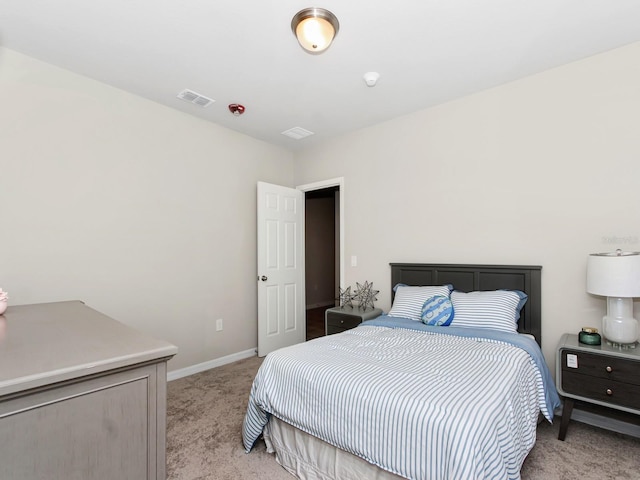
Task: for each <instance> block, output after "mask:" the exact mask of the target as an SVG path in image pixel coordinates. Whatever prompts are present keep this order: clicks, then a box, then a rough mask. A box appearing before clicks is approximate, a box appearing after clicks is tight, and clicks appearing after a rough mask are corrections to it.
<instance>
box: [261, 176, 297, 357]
mask: <svg viewBox="0 0 640 480" xmlns="http://www.w3.org/2000/svg"><path fill="white" fill-rule="evenodd" d="M305 314H306V311H305V297H304V193H303V192H302V191H300V190H296V189H293V188H287V187H282V186H280V185H271V184H269V183H264V182H258V356H259V357H264V356H265V355H267V354H268V353H269V352H272V351H274V350H277V349H278V348H282V347H286V346H288V345H294V344H296V343H300V342H304V341H305V338H306V317H305Z"/></svg>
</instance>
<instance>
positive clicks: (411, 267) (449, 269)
mask: <svg viewBox="0 0 640 480" xmlns="http://www.w3.org/2000/svg"><path fill="white" fill-rule="evenodd" d="M390 265H391V288H392V289H393V287H394V286H395V285H396V284H398V283H404V284H406V285H446V284H451V285H453V288H454V289H455V290H460V291H462V292H471V291H475V290H499V289H507V290H520V291H522V292H525V293H526V294H527V295H528V296H529V298H528V299H527V303H525V305H524V308H523V309H522V311H521V312H520V320H518V331H519V332H520V333H528V334H530V335H533V336H534V337H535V339H536V341H537V342H538V345H540V344H541V339H540V337H541V332H542V316H541V307H540V306H541V300H540V298H541V270H542V267H540V266H526V265H524V266H520V265H515V266H512V265H456V264H444V263H442V264H441V263H391V264H390ZM392 291H393V290H392ZM392 296H393V293H392Z"/></svg>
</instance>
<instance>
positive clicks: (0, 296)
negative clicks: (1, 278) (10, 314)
mask: <svg viewBox="0 0 640 480" xmlns="http://www.w3.org/2000/svg"><path fill="white" fill-rule="evenodd" d="M8 299H9V294H8V293H7V292H5V291H4V290H2V289H1V288H0V302H6V301H7V300H8Z"/></svg>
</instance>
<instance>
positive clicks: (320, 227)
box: [305, 185, 341, 340]
mask: <svg viewBox="0 0 640 480" xmlns="http://www.w3.org/2000/svg"><path fill="white" fill-rule="evenodd" d="M340 245H341V242H340V187H339V186H335V185H334V186H330V187H327V188H320V189H316V190H310V191H307V192H305V298H306V332H307V333H306V335H307V340H311V339H313V338H317V337H321V336H324V334H325V327H324V312H325V310H326V309H327V308H329V307H332V306H334V305H335V304H336V298H337V297H338V295H339V293H340V270H341V269H340V258H341V255H340Z"/></svg>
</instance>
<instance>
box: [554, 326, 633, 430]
mask: <svg viewBox="0 0 640 480" xmlns="http://www.w3.org/2000/svg"><path fill="white" fill-rule="evenodd" d="M557 355H558V357H557V361H556V386H557V389H558V392H559V393H560V395H562V396H564V397H565V400H564V406H563V410H562V422H561V423H560V433H559V435H558V438H559V439H560V440H564V438H565V436H566V434H567V429H568V427H569V421H570V419H571V415H572V412H573V407H574V403H575V401H582V402H586V403H589V404H594V405H600V406H602V407H607V408H608V409H613V410H618V411H622V412H627V413H631V414H634V415H640V347H637V348H632V349H623V348H620V347H612V346H610V345H607V344H606V343H605V341H604V340H603V341H602V345H585V344H582V343H580V342H578V335H573V334H565V335H563V337H562V338H561V339H560V343H559V345H558V354H557ZM634 418H635V417H634Z"/></svg>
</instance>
